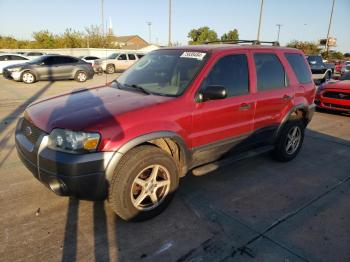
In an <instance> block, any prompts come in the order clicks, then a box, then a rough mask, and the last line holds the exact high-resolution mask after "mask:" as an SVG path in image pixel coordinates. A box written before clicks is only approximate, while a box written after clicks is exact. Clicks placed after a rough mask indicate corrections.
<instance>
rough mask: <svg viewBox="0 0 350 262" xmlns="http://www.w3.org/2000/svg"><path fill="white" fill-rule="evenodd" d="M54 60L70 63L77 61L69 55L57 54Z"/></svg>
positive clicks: (60, 62)
mask: <svg viewBox="0 0 350 262" xmlns="http://www.w3.org/2000/svg"><path fill="white" fill-rule="evenodd" d="M55 60H56V61H57V63H58V64H70V63H75V62H77V59H75V58H73V57H69V56H57V57H55Z"/></svg>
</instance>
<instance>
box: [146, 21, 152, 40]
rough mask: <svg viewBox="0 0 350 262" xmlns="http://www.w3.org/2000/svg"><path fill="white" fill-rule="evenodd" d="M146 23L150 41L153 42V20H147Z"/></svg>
mask: <svg viewBox="0 0 350 262" xmlns="http://www.w3.org/2000/svg"><path fill="white" fill-rule="evenodd" d="M146 24H147V25H148V43H149V44H151V43H152V31H151V26H152V22H146Z"/></svg>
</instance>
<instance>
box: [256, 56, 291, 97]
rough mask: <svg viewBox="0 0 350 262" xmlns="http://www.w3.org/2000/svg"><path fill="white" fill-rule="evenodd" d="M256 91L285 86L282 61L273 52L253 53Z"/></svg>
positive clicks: (285, 80) (285, 79)
mask: <svg viewBox="0 0 350 262" xmlns="http://www.w3.org/2000/svg"><path fill="white" fill-rule="evenodd" d="M254 61H255V69H256V77H257V87H258V91H264V90H270V89H276V88H282V87H285V86H287V82H288V80H287V78H286V74H285V71H284V68H283V65H282V63H281V62H280V60H279V59H278V57H277V56H276V55H275V54H254Z"/></svg>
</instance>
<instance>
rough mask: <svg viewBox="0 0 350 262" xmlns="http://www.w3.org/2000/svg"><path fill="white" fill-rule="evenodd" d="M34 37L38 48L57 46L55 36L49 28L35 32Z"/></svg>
mask: <svg viewBox="0 0 350 262" xmlns="http://www.w3.org/2000/svg"><path fill="white" fill-rule="evenodd" d="M33 38H34V40H35V42H36V45H37V46H36V47H37V48H55V47H57V44H56V41H55V40H56V39H55V36H54V35H53V34H52V33H50V32H49V31H48V30H42V31H39V32H34V33H33Z"/></svg>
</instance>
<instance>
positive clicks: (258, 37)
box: [256, 0, 264, 41]
mask: <svg viewBox="0 0 350 262" xmlns="http://www.w3.org/2000/svg"><path fill="white" fill-rule="evenodd" d="M263 6H264V0H261V4H260V17H259V26H258V36H257V38H256V40H258V41H259V40H260V27H261V19H262V12H263Z"/></svg>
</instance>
